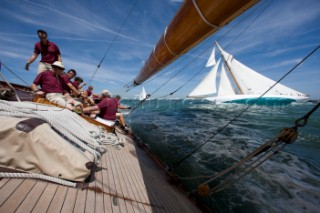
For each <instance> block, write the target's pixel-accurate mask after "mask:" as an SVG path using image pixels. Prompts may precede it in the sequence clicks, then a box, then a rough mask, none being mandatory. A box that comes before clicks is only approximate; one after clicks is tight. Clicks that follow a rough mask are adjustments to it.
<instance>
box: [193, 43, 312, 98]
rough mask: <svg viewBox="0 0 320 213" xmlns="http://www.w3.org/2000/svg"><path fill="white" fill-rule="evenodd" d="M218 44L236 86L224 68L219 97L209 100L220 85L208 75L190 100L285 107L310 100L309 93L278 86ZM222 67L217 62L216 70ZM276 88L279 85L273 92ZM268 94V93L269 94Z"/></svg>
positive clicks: (217, 95)
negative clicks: (196, 98)
mask: <svg viewBox="0 0 320 213" xmlns="http://www.w3.org/2000/svg"><path fill="white" fill-rule="evenodd" d="M216 45H217V47H218V48H219V51H220V54H221V56H222V58H223V60H224V64H225V66H226V67H227V68H228V71H229V76H230V77H232V81H233V83H232V84H231V82H230V79H229V78H228V75H227V74H226V71H225V69H224V65H223V66H222V67H221V75H220V76H221V77H220V84H219V88H218V92H217V94H216V95H215V96H211V97H208V95H210V94H213V92H212V91H211V92H209V86H208V85H210V84H211V85H212V84H213V85H214V86H215V84H216V79H213V76H211V77H208V76H209V74H208V76H207V77H206V78H205V79H204V80H203V81H202V82H201V83H200V84H199V85H198V86H197V87H196V88H195V89H194V90H193V91H192V92H191V93H190V94H189V96H188V97H194V96H198V97H206V100H209V101H213V102H215V103H230V102H231V103H252V101H255V100H257V101H258V98H259V102H260V103H262V104H268V103H280V104H282V103H291V102H294V101H296V102H306V101H308V100H309V96H307V95H306V94H303V93H301V92H298V91H296V90H294V89H291V88H289V87H287V86H285V85H283V84H280V83H278V84H276V82H275V81H274V80H272V79H270V78H267V77H266V76H263V75H261V74H259V73H257V72H256V71H254V70H252V69H250V68H249V67H247V66H245V65H244V64H242V63H240V62H239V61H237V60H236V59H234V58H233V56H232V55H231V54H229V53H227V52H225V51H224V50H222V48H221V47H220V46H219V45H218V43H216ZM209 61H210V60H209ZM219 62H220V60H219ZM207 64H208V63H207ZM218 66H219V64H218V63H217V64H216V65H215V66H214V67H213V70H214V69H216V68H218ZM216 75H217V73H215V74H214V78H215V77H216ZM205 85H206V86H205ZM273 85H275V86H274V87H273V88H272V89H270V88H271V87H272V86H273ZM232 86H233V87H232ZM206 88H207V89H206ZM269 89H270V90H269ZM204 90H206V91H207V92H205V91H204ZM268 90H269V91H268ZM200 91H201V92H200ZM214 91H215V90H214ZM266 91H268V92H267V93H266ZM264 93H266V94H264ZM262 94H264V95H263V97H261V96H262ZM201 95H202V96H201Z"/></svg>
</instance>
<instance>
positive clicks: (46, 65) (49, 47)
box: [25, 30, 62, 73]
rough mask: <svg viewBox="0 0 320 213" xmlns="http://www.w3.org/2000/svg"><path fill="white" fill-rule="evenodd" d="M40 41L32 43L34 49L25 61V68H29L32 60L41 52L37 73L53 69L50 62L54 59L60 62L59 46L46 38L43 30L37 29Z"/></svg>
mask: <svg viewBox="0 0 320 213" xmlns="http://www.w3.org/2000/svg"><path fill="white" fill-rule="evenodd" d="M37 33H38V36H39V39H40V42H37V43H36V44H35V45H34V51H33V54H32V55H31V57H30V58H29V60H28V61H27V63H26V66H25V69H26V70H29V66H30V64H31V63H32V62H34V61H35V60H36V59H37V57H38V55H39V54H41V60H40V62H39V67H38V73H40V72H43V71H45V70H53V69H52V66H51V65H52V64H53V63H54V62H55V61H60V62H62V58H61V54H60V50H59V47H58V46H57V45H56V44H54V43H53V42H51V41H49V40H48V38H47V33H46V32H45V31H44V30H38V31H37Z"/></svg>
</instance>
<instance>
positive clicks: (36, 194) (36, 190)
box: [16, 180, 48, 213]
mask: <svg viewBox="0 0 320 213" xmlns="http://www.w3.org/2000/svg"><path fill="white" fill-rule="evenodd" d="M33 181H34V182H35V183H36V184H35V186H34V187H33V188H32V189H31V191H30V192H29V193H28V195H27V196H26V197H25V198H24V200H23V202H22V203H21V204H20V206H19V208H18V209H17V210H16V213H25V212H31V211H32V209H33V208H34V206H35V205H36V203H37V202H38V200H39V199H40V196H41V195H42V193H43V191H44V189H45V188H46V187H47V185H48V183H46V182H43V181H36V180H33Z"/></svg>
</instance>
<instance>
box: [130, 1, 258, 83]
mask: <svg viewBox="0 0 320 213" xmlns="http://www.w3.org/2000/svg"><path fill="white" fill-rule="evenodd" d="M258 1H259V0H237V1H235V0H224V1H221V0H211V1H208V0H185V1H184V2H183V4H182V6H181V7H180V9H179V11H178V13H177V14H176V16H175V17H174V18H173V20H172V21H171V23H170V24H169V26H168V27H167V28H166V30H165V32H164V34H163V35H162V37H161V38H160V40H159V41H158V43H157V45H156V46H155V47H154V49H153V51H152V52H151V54H150V56H149V58H148V59H147V60H146V62H145V64H144V66H143V67H142V69H141V70H140V73H139V74H138V76H136V78H135V79H134V84H135V85H138V84H141V83H142V82H144V81H145V80H147V79H148V78H150V77H151V76H152V75H154V74H156V73H157V72H158V71H160V70H161V69H162V68H164V67H165V66H167V65H169V64H170V63H171V62H173V61H174V60H175V59H177V58H178V57H180V56H181V55H183V54H184V53H186V52H187V51H188V50H190V49H191V48H192V47H194V46H195V45H197V44H198V43H199V42H201V41H202V40H203V39H205V38H206V37H208V36H209V35H211V34H212V33H214V32H216V31H217V30H218V29H219V28H221V27H223V26H224V25H226V24H228V23H229V22H230V21H231V20H233V19H234V18H236V17H237V16H239V15H240V14H241V13H243V12H244V11H245V10H247V9H248V8H250V7H251V6H253V5H254V4H256V3H257V2H258Z"/></svg>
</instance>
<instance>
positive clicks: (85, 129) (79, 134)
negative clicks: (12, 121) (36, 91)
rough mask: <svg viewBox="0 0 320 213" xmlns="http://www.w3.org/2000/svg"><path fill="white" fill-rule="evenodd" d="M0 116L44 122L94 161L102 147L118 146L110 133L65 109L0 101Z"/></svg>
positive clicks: (30, 103) (97, 158) (99, 156)
mask: <svg viewBox="0 0 320 213" xmlns="http://www.w3.org/2000/svg"><path fill="white" fill-rule="evenodd" d="M0 115H3V116H11V117H22V118H39V119H41V120H44V121H46V122H47V123H48V124H50V125H51V126H52V127H53V128H54V129H55V130H57V131H58V132H59V133H60V134H62V135H63V136H65V137H66V138H68V139H69V140H70V141H72V142H74V143H75V144H77V145H78V146H79V147H81V148H82V149H84V150H87V151H88V152H90V153H91V154H92V155H93V156H94V157H95V159H96V161H97V160H99V159H100V158H101V154H100V152H104V148H103V147H102V145H118V144H119V142H118V141H117V140H115V138H114V137H113V136H111V133H106V132H104V131H102V129H100V128H98V127H96V126H94V125H92V124H90V123H88V122H86V121H85V120H84V119H82V118H81V117H80V116H78V115H77V114H75V113H73V112H71V111H69V110H66V109H61V108H57V107H52V106H46V105H41V104H35V103H32V102H8V101H3V100H0ZM109 140H110V141H109Z"/></svg>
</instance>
